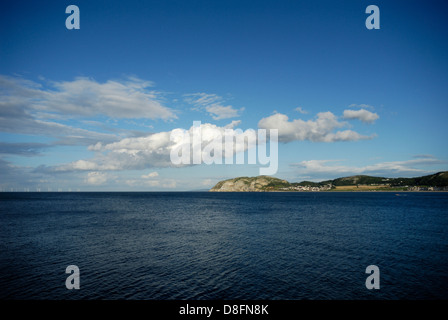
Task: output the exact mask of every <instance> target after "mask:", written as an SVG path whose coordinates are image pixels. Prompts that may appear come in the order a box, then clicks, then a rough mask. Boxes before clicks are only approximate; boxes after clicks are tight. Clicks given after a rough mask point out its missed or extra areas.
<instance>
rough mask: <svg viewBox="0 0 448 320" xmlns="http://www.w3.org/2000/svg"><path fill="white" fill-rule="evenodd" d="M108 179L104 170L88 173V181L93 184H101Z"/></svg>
mask: <svg viewBox="0 0 448 320" xmlns="http://www.w3.org/2000/svg"><path fill="white" fill-rule="evenodd" d="M106 181H107V174H106V173H103V172H96V171H94V172H89V173H88V174H87V179H86V183H87V184H92V185H96V186H98V185H101V184H104V183H105V182H106Z"/></svg>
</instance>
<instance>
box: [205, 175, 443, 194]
mask: <svg viewBox="0 0 448 320" xmlns="http://www.w3.org/2000/svg"><path fill="white" fill-rule="evenodd" d="M209 191H210V192H270V191H271V192H272V191H277V192H280V191H315V192H316V191H448V171H443V172H438V173H435V174H431V175H427V176H422V177H415V178H385V177H373V176H367V175H357V176H350V177H343V178H337V179H333V180H326V181H321V182H312V181H302V182H292V183H291V182H288V181H287V180H282V179H278V178H274V177H270V176H257V177H238V178H234V179H228V180H223V181H220V182H218V183H217V184H216V185H215V186H214V187H213V188H211V189H210V190H209Z"/></svg>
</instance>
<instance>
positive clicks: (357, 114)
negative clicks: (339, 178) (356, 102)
mask: <svg viewBox="0 0 448 320" xmlns="http://www.w3.org/2000/svg"><path fill="white" fill-rule="evenodd" d="M344 119H349V120H352V119H358V120H361V121H362V122H365V123H374V122H375V121H376V120H378V119H379V116H378V114H376V113H374V112H370V111H368V110H365V109H360V110H344Z"/></svg>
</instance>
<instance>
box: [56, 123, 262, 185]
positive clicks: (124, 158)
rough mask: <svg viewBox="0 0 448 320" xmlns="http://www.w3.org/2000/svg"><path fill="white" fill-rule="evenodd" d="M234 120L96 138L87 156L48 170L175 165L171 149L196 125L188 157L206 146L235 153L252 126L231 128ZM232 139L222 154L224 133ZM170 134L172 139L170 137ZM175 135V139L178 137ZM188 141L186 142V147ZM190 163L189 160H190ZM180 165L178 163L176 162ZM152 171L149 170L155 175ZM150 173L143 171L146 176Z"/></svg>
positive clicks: (244, 147)
mask: <svg viewBox="0 0 448 320" xmlns="http://www.w3.org/2000/svg"><path fill="white" fill-rule="evenodd" d="M235 125H236V123H234V122H232V123H231V124H230V125H227V126H223V127H219V126H216V125H214V124H210V123H204V124H201V125H200V126H198V127H195V126H192V127H190V129H188V130H185V129H180V128H176V129H173V130H171V131H166V132H158V133H153V134H150V135H148V136H144V137H132V138H124V139H121V140H120V141H117V142H112V143H106V144H104V143H101V142H98V143H96V144H93V145H91V146H89V148H88V149H89V150H90V151H95V157H93V158H92V159H87V160H84V159H82V160H77V161H74V162H71V163H68V164H64V165H60V166H56V167H54V168H52V169H51V170H53V171H56V172H67V171H117V170H131V169H132V170H141V169H147V168H157V167H158V168H164V167H173V166H176V165H174V164H173V163H172V162H171V158H170V154H171V150H173V149H175V150H178V149H180V148H182V146H183V144H185V143H188V142H186V141H185V140H184V139H181V138H183V137H184V136H185V135H189V136H190V137H191V138H190V141H192V139H193V138H192V137H193V135H194V130H195V128H197V129H200V135H201V139H202V149H198V150H192V149H191V155H190V157H191V159H193V158H194V157H199V158H204V157H206V156H209V152H210V150H217V149H222V150H223V156H224V157H233V156H234V155H235V154H237V153H240V152H244V151H246V150H247V149H248V148H249V147H250V145H249V143H248V139H249V138H250V139H252V141H256V139H257V135H256V131H255V130H251V129H248V130H245V131H243V130H241V129H234V128H233V127H234V126H235ZM226 135H229V136H231V137H232V139H234V141H235V142H234V144H233V148H231V150H230V152H231V153H230V154H226V150H225V146H224V142H225V136H226ZM171 136H173V137H174V138H173V140H171ZM178 138H179V139H178ZM190 147H191V145H188V148H190ZM190 163H193V160H191V161H190ZM180 166H181V165H180ZM155 174H156V173H152V175H154V176H155ZM150 175H151V174H148V175H146V178H150V177H151V176H150Z"/></svg>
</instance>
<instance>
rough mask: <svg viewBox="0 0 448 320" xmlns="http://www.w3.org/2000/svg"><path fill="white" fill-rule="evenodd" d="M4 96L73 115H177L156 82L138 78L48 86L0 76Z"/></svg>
mask: <svg viewBox="0 0 448 320" xmlns="http://www.w3.org/2000/svg"><path fill="white" fill-rule="evenodd" d="M0 84H1V85H2V87H3V90H2V91H1V92H0V93H1V98H2V100H3V101H7V103H12V102H21V103H22V104H25V105H26V108H27V110H29V111H31V112H32V111H36V112H37V111H40V112H48V113H60V114H64V115H71V116H96V115H105V116H109V117H114V118H149V119H164V120H168V119H173V118H176V115H175V114H174V113H173V111H172V110H171V109H169V108H167V107H165V106H163V104H162V102H161V101H162V97H161V96H160V94H159V93H157V92H156V91H153V90H152V91H151V90H148V88H150V87H151V86H152V85H153V84H152V83H151V82H149V81H144V80H141V79H138V78H132V77H131V78H128V79H126V80H123V81H118V80H116V81H113V80H108V81H106V82H104V83H99V82H97V81H95V80H93V79H89V78H76V79H75V80H73V81H60V82H58V81H53V82H50V83H49V86H48V87H47V88H44V87H43V86H42V85H41V84H39V83H35V82H32V81H30V80H23V79H20V78H12V77H7V76H1V75H0Z"/></svg>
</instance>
